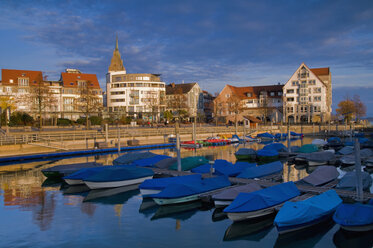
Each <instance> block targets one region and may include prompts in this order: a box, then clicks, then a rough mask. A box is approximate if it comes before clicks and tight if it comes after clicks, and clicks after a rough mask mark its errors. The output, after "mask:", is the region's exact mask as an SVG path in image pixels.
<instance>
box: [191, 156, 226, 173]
mask: <svg viewBox="0 0 373 248" xmlns="http://www.w3.org/2000/svg"><path fill="white" fill-rule="evenodd" d="M226 166H232V163H230V162H228V161H227V160H224V159H217V160H215V161H214V164H213V165H212V167H213V168H214V169H215V171H216V170H219V169H220V168H222V169H223V168H224V167H226ZM210 168H211V165H210V164H203V165H200V166H198V167H196V168H193V169H192V170H191V172H193V173H210Z"/></svg>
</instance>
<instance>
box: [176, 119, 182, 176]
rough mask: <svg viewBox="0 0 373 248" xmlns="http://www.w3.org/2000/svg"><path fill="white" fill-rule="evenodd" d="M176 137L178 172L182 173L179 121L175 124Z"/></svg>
mask: <svg viewBox="0 0 373 248" xmlns="http://www.w3.org/2000/svg"><path fill="white" fill-rule="evenodd" d="M175 135H176V153H177V171H181V157H180V134H179V120H178V119H177V120H176V123H175Z"/></svg>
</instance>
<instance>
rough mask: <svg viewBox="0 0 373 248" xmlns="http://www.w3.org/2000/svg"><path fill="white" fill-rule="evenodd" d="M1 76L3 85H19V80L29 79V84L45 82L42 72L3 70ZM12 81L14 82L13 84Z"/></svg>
mask: <svg viewBox="0 0 373 248" xmlns="http://www.w3.org/2000/svg"><path fill="white" fill-rule="evenodd" d="M1 75H2V80H1V82H2V84H3V85H18V78H29V83H32V82H34V81H35V82H38V81H42V80H43V73H42V72H41V71H28V70H13V69H1ZM10 80H13V83H11V82H10Z"/></svg>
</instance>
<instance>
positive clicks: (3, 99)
mask: <svg viewBox="0 0 373 248" xmlns="http://www.w3.org/2000/svg"><path fill="white" fill-rule="evenodd" d="M15 107H16V105H15V101H14V98H13V97H11V96H9V95H3V96H0V108H1V111H0V126H2V124H3V123H2V121H1V120H2V115H3V113H4V115H5V126H6V127H7V132H8V119H9V116H8V112H9V111H11V110H12V109H15Z"/></svg>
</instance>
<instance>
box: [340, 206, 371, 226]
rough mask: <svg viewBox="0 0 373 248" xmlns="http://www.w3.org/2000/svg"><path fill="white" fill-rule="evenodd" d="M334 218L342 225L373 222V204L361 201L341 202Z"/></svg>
mask: <svg viewBox="0 0 373 248" xmlns="http://www.w3.org/2000/svg"><path fill="white" fill-rule="evenodd" d="M333 220H334V221H335V222H336V223H338V224H340V225H342V226H365V225H371V224H373V206H372V205H365V204H360V203H355V204H341V205H340V206H339V207H338V208H337V210H336V211H335V213H334V216H333Z"/></svg>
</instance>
